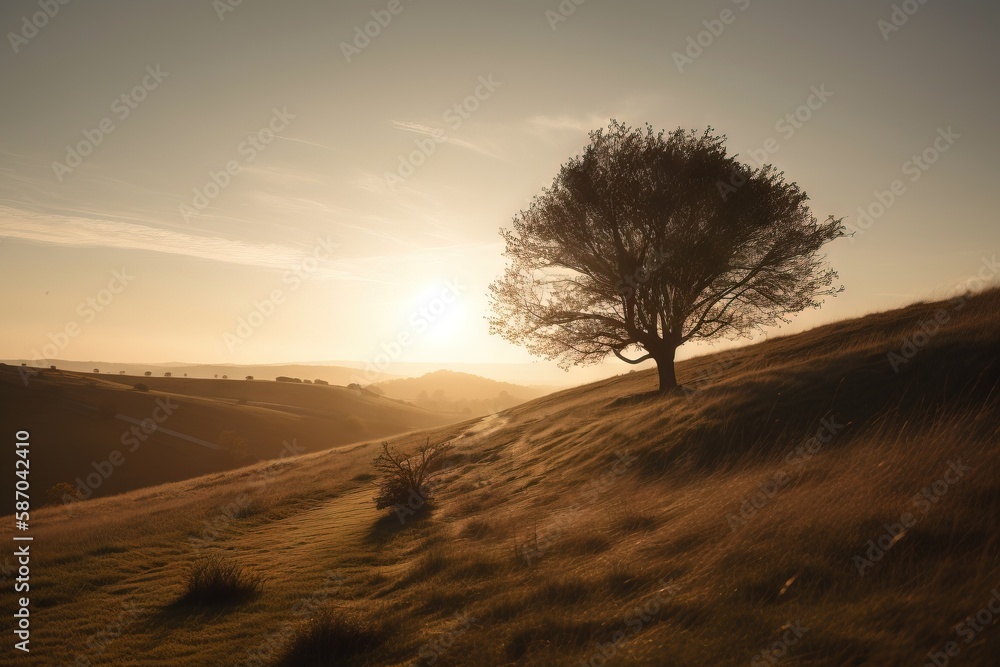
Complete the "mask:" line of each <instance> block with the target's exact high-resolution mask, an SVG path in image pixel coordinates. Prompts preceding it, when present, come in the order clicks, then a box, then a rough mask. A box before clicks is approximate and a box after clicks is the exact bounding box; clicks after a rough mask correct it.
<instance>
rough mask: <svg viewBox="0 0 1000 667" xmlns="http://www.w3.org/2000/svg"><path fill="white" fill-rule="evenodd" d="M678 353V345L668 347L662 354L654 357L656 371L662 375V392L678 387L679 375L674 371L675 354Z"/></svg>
mask: <svg viewBox="0 0 1000 667" xmlns="http://www.w3.org/2000/svg"><path fill="white" fill-rule="evenodd" d="M676 354H677V348H676V347H668V348H667V349H666V350H664V351H663V352H662V353H661V354H657V355H655V356H654V357H653V360H654V361H655V362H656V372H657V374H659V376H660V393H661V394H666V393H667V392H670V391H673V390H674V389H677V375H676V373H675V372H674V356H675V355H676Z"/></svg>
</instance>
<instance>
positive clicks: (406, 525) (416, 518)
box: [365, 501, 434, 546]
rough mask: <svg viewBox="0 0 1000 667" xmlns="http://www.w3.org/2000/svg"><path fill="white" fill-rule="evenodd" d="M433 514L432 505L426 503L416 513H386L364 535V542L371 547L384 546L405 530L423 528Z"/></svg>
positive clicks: (407, 511)
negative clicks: (371, 545)
mask: <svg viewBox="0 0 1000 667" xmlns="http://www.w3.org/2000/svg"><path fill="white" fill-rule="evenodd" d="M433 512H434V507H433V505H432V504H431V503H430V502H429V501H428V502H427V503H426V504H424V506H423V507H421V508H420V509H419V510H417V511H416V512H414V513H412V514H410V513H409V510H406V511H404V512H403V513H398V512H396V511H392V512H388V513H386V514H383V515H382V516H381V517H379V518H378V519H377V520H376V521H375V523H373V524H372V527H371V528H370V529H369V530H368V533H367V534H366V535H365V542H367V543H369V544H373V545H378V546H381V545H385V544H387V543H388V542H390V541H392V539H393V538H395V537H396V536H397V535H399V534H400V533H402V532H404V531H406V530H407V529H411V528H416V527H418V526H424V525H426V524H427V523H428V521H429V520H430V517H431V515H432V514H433Z"/></svg>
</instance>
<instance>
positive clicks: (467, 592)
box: [2, 290, 1000, 666]
mask: <svg viewBox="0 0 1000 667" xmlns="http://www.w3.org/2000/svg"><path fill="white" fill-rule="evenodd" d="M998 312H1000V291H996V290H994V291H991V292H988V293H985V294H981V295H977V296H975V297H973V298H971V299H963V300H960V301H952V302H945V303H930V304H915V305H913V306H911V307H909V308H906V309H903V310H900V311H894V312H888V313H878V314H873V315H869V316H867V317H864V318H860V319H857V320H850V321H845V322H841V323H837V324H834V325H829V326H825V327H821V328H818V329H815V330H813V331H810V332H806V333H804V334H800V335H796V336H789V337H786V338H779V339H775V340H771V341H767V342H765V343H762V344H759V345H753V346H750V347H747V348H744V349H741V350H738V351H736V352H732V353H728V354H719V355H710V356H706V357H700V358H697V359H693V360H691V361H688V362H684V363H682V364H680V366H679V378H680V381H681V382H682V383H684V384H685V385H686V386H688V387H692V386H693V387H697V390H695V391H689V392H685V393H683V394H675V395H671V396H665V397H664V396H657V395H655V394H652V393H651V392H652V390H653V389H655V387H656V378H655V375H654V374H653V373H650V372H637V373H631V374H627V375H623V376H618V377H616V378H611V379H609V380H606V381H603V382H599V383H596V384H592V385H588V386H585V387H581V388H577V389H572V390H566V391H563V392H560V393H557V394H553V395H550V396H546V397H544V398H541V399H538V400H535V401H532V402H530V403H527V404H524V405H521V406H518V407H516V408H514V409H511V410H508V411H506V412H504V413H501V414H499V415H496V416H493V417H487V418H485V419H483V420H475V421H470V422H467V423H463V424H456V425H450V426H444V427H439V428H436V429H431V430H428V431H425V432H423V433H419V434H410V435H407V436H403V437H399V438H395V439H394V442H395V443H396V444H397V445H399V446H401V447H406V448H410V447H412V446H413V445H415V444H417V443H419V442H423V441H424V439H425V438H430V439H431V440H432V441H446V440H449V441H451V442H452V444H453V445H454V446H455V452H454V455H453V457H452V459H451V462H450V463H451V465H450V466H449V468H448V470H447V471H446V472H445V473H444V474H443V475H441V477H440V479H439V481H438V482H437V484H436V485H435V489H436V492H437V496H436V501H435V505H434V507H433V510H432V512H431V513H430V514H429V516H425V517H424V518H422V519H414V518H412V517H404V518H405V519H406V520H405V522H403V523H401V522H400V520H398V519H397V517H396V516H394V515H393V514H391V513H390V514H386V513H377V512H375V510H374V508H373V507H372V504H371V503H370V502H366V499H367V498H370V497H371V495H373V494H372V491H371V487H370V484H371V482H370V477H369V475H368V474H367V473H369V472H370V470H371V468H370V465H369V463H370V461H371V459H372V457H373V456H374V455H375V454H376V452H377V443H375V442H371V443H367V444H362V445H352V446H349V447H342V448H339V449H332V450H329V451H325V452H319V453H315V454H309V455H305V456H301V457H297V458H290V459H286V460H283V461H281V462H280V463H278V464H271V465H270V466H268V465H266V464H261V465H258V466H255V467H250V468H244V469H241V470H237V471H231V472H228V473H223V474H220V475H216V476H213V477H203V478H198V479H194V480H189V481H186V482H181V483H177V484H171V485H165V486H162V487H157V488H153V489H146V490H142V491H136V492H132V493H129V494H126V495H123V496H120V497H115V498H107V499H98V500H93V501H87V502H83V503H78V504H77V505H76V506H75V507H74V508H73V515H72V516H68V515H67V514H66V512H65V510H42V511H41V512H39V513H38V514H37V515H35V517H34V518H35V528H34V532H35V535H36V538H35V539H36V544H37V546H38V554H37V562H35V565H34V567H35V568H36V570H35V572H37V574H36V575H35V576H36V577H37V579H33V580H32V586H33V587H34V586H37V592H36V593H35V594H34V595H35V597H34V598H33V600H34V603H33V604H35V605H36V607H35V608H34V610H33V611H32V619H33V623H34V624H35V625H34V626H33V627H35V635H33V637H34V639H35V640H37V642H38V647H39V648H38V653H37V654H35V653H33V654H32V656H31V659H30V660H25V661H23V664H72V661H74V660H79V661H80V663H78V664H88V662H87V661H89V664H102V665H135V664H140V665H141V664H192V665H194V664H197V665H276V664H298V665H302V664H307V663H305V662H302V661H298V662H285V663H281V660H282V657H283V656H284V655H286V651H288V650H289V649H290V647H292V646H295V647H297V648H299V649H302V648H308V645H309V644H310V642H312V643H317V642H318V643H320V644H321V646H320V647H319V648H320V649H321V652H322V654H323V655H325V656H326V658H325V661H324V662H317V663H315V664H338V665H339V664H343V665H412V664H418V665H429V664H436V665H513V664H517V665H539V666H541V665H546V666H547V665H567V666H569V665H572V666H580V665H594V666H597V665H604V664H608V665H612V664H614V665H651V666H653V665H655V666H661V665H668V666H669V665H677V666H695V665H746V664H748V663H749V664H751V665H755V666H756V665H774V664H778V663H780V664H782V665H831V666H832V665H837V666H839V665H862V664H872V665H915V664H919V665H922V664H925V663H927V664H935V663H934V662H930V663H929V661H930V660H935V661H936V664H938V665H941V664H945V663H943V662H941V660H943V659H944V660H946V661H949V662H950V661H954V662H953V663H952V664H961V665H991V664H995V662H994V660H995V655H996V654H997V653H998V650H1000V636H998V631H997V629H996V628H993V627H991V623H992V621H993V619H995V618H997V612H996V611H995V610H1000V607H998V606H997V604H996V600H995V598H996V597H997V596H998V595H1000V594H997V593H996V590H997V587H998V586H1000V451H998V448H997V438H998V436H1000V412H998V410H997V408H998V393H997V389H998V386H997V385H998V382H1000V354H998V353H1000V316H998ZM935 320H936V321H937V322H938V326H936V327H934V326H931V325H928V322H929V321H935ZM920 331H923V332H924V334H918V332H920ZM892 354H897V355H899V356H898V358H897V357H891V356H890V355H892ZM900 358H901V359H904V360H905V362H900V361H899V359H900ZM894 365H895V368H894ZM897 370H898V372H897ZM36 446H39V445H36ZM10 523H11V522H10V521H9V519H5V520H4V524H3V525H5V526H6V525H10ZM207 553H215V554H226V555H229V556H230V557H231V558H232V559H234V561H235V562H238V563H239V564H241V565H242V566H243V567H245V568H246V569H247V570H249V571H251V572H255V573H259V574H261V575H263V576H264V577H265V578H266V580H265V582H264V584H263V587H262V590H261V592H260V594H259V596H257V597H255V598H253V599H251V600H248V601H244V602H241V603H239V604H234V605H230V606H222V607H217V608H207V609H206V608H196V609H192V608H190V607H185V606H182V605H178V604H177V600H178V598H179V597H180V596H181V595H182V594H183V592H184V590H185V578H186V575H187V572H188V571H189V568H190V567H191V566H192V564H193V563H195V562H197V561H198V559H199V558H200V557H201V556H203V555H205V554H207ZM5 588H7V587H5ZM33 590H35V589H34V588H33ZM2 599H3V602H4V604H5V605H8V604H12V603H11V601H10V594H8V593H5V595H4V597H3V598H2ZM5 608H6V607H5ZM95 609H102V610H108V611H107V613H105V614H102V615H100V616H98V615H95V614H94V613H93V610H95ZM323 610H328V611H329V612H330V613H331V614H332V615H333V618H334V621H333V622H332V623H331V624H330V625H328V626H325V628H319V630H324V631H325V634H324V632H319V631H315V632H314V630H317V626H316V623H318V622H319V619H320V617H321V612H322V611H323ZM970 616H971V617H973V618H972V620H971V621H970V620H967V617H970ZM977 618H978V620H976V619H977ZM8 623H9V622H8ZM380 629H381V631H380ZM310 633H312V634H310ZM324 638H325V640H326V641H329V642H331V643H327V644H323V642H324ZM949 642H950V643H949ZM351 647H354V649H355V650H354V651H353V652H351V653H350V655H349V654H348V653H349V651H348V649H350V648H351ZM338 656H339V657H338ZM929 656H931V657H929Z"/></svg>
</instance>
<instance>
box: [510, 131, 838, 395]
mask: <svg viewBox="0 0 1000 667" xmlns="http://www.w3.org/2000/svg"><path fill="white" fill-rule="evenodd" d="M725 140H726V137H725V136H719V135H717V134H715V133H714V131H713V130H712V129H711V128H709V129H707V130H705V131H704V132H703V133H700V134H699V133H697V132H695V131H686V130H683V129H677V130H674V131H672V132H670V133H669V134H668V133H665V132H662V131H661V132H654V130H653V128H652V127H650V126H649V125H647V126H646V127H645V128H635V129H633V128H630V127H627V126H625V125H623V124H621V123H618V122H616V121H612V122H611V124H610V125H609V127H608V128H607V129H606V130H605V129H601V130H597V131H595V132H592V133H591V134H590V144H589V145H588V146H587V147H586V148H585V150H584V152H583V154H582V155H578V156H576V157H574V158H572V159H571V160H570V161H569V162H567V163H566V164H564V165H563V166H562V167H561V169H560V171H559V174H558V175H557V176H556V178H555V180H554V182H553V184H552V186H551V187H549V188H546V189H545V190H543V192H542V193H541V194H540V195H538V196H537V197H535V198H534V200H533V201H532V203H531V205H530V206H529V207H528V209H527V210H524V211H521V212H520V213H519V214H518V215H517V216H515V217H514V220H513V225H512V228H510V229H504V230H501V234H502V236H503V238H504V241H505V245H506V250H505V252H504V255H505V257H506V258H507V266H506V269H505V271H504V274H503V275H502V276H501V277H500V278H499V279H498V280H496V281H495V282H494V283H493V284H491V285H490V293H491V305H492V308H493V315H492V316H491V317H490V330H491V332H492V333H496V334H499V335H501V336H503V337H504V338H506V339H507V340H509V341H511V342H513V343H516V344H520V345H524V346H526V347H527V348H528V349H529V350H530V351H531V352H532V353H534V354H537V355H540V356H543V357H546V358H548V359H555V360H558V361H559V362H560V365H561V366H563V367H568V366H570V365H573V364H588V363H597V362H599V361H601V360H603V359H604V358H605V357H607V356H608V355H609V354H614V355H616V356H617V357H618V358H620V359H622V360H623V361H627V362H629V363H640V362H642V361H645V360H647V359H653V360H654V361H656V363H657V367H658V369H659V379H660V390H661V391H668V390H670V389H673V388H674V387H676V385H677V382H676V376H675V374H674V355H675V352H676V349H677V347H678V346H680V345H683V344H684V343H686V342H688V341H691V340H696V339H701V340H712V339H716V338H730V339H736V338H741V337H750V336H751V335H752V334H753V333H754V332H755V331H760V330H762V329H763V328H764V327H768V326H773V325H775V324H777V323H779V322H787V321H789V320H788V319H787V315H788V314H791V313H797V312H800V311H802V310H805V309H806V308H810V307H817V306H819V305H820V303H821V299H822V297H823V296H833V295H835V294H837V293H838V292H840V291H841V290H842V289H843V288H842V287H839V286H835V285H834V281H835V280H836V278H837V273H836V272H835V271H833V270H832V269H831V268H830V267H829V266H828V265H827V263H826V261H825V259H826V258H825V256H823V255H822V254H820V249H821V248H822V247H823V246H824V245H825V244H826V243H827V242H829V241H831V240H834V239H836V238H839V237H841V236H843V235H844V233H845V229H844V226H843V224H842V220H841V219H834V218H833V217H832V216H830V217H829V218H827V219H826V220H825V221H823V222H820V221H818V220H817V219H816V218H815V217H813V215H812V214H811V212H810V210H809V207H808V205H807V202H808V196H807V195H806V194H805V193H804V192H803V191H802V190H801V189H800V188H799V187H798V185H797V184H795V183H789V182H786V181H785V178H784V173H779V172H777V171H776V170H775V169H774V168H773V167H772V166H771V165H766V166H764V167H759V168H752V167H750V166H748V165H746V164H743V163H742V162H740V161H739V160H737V159H736V156H729V155H728V154H727V151H726V148H725V145H724V144H725ZM633 351H635V352H633ZM633 353H638V354H642V356H641V357H639V358H630V356H628V355H629V354H633Z"/></svg>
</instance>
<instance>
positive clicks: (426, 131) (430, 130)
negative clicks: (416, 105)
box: [389, 120, 503, 160]
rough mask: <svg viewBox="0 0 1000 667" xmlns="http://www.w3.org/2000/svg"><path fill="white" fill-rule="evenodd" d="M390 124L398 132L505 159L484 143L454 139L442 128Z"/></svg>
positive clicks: (419, 124) (397, 123)
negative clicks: (421, 136)
mask: <svg viewBox="0 0 1000 667" xmlns="http://www.w3.org/2000/svg"><path fill="white" fill-rule="evenodd" d="M389 123H390V124H391V125H392V126H393V127H394V128H396V129H397V130H402V131H404V132H412V133H414V134H420V135H423V136H426V137H439V138H440V139H441V140H442V141H443V142H444V143H446V144H451V145H453V146H458V147H460V148H464V149H466V150H470V151H473V152H475V153H479V154H480V155H485V156H486V157H491V158H493V159H495V160H502V159H503V158H502V157H501V156H500V155H499V154H498V153H497V152H496V151H495V150H493V149H490V148H487V147H486V146H485V145H483V143H482V142H479V143H476V142H473V141H469V140H467V139H460V138H458V137H454V136H452V135H451V134H449V133H448V132H447V131H445V130H443V129H441V128H436V127H431V126H430V125H422V124H421V123H412V122H410V121H407V120H390V121H389Z"/></svg>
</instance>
